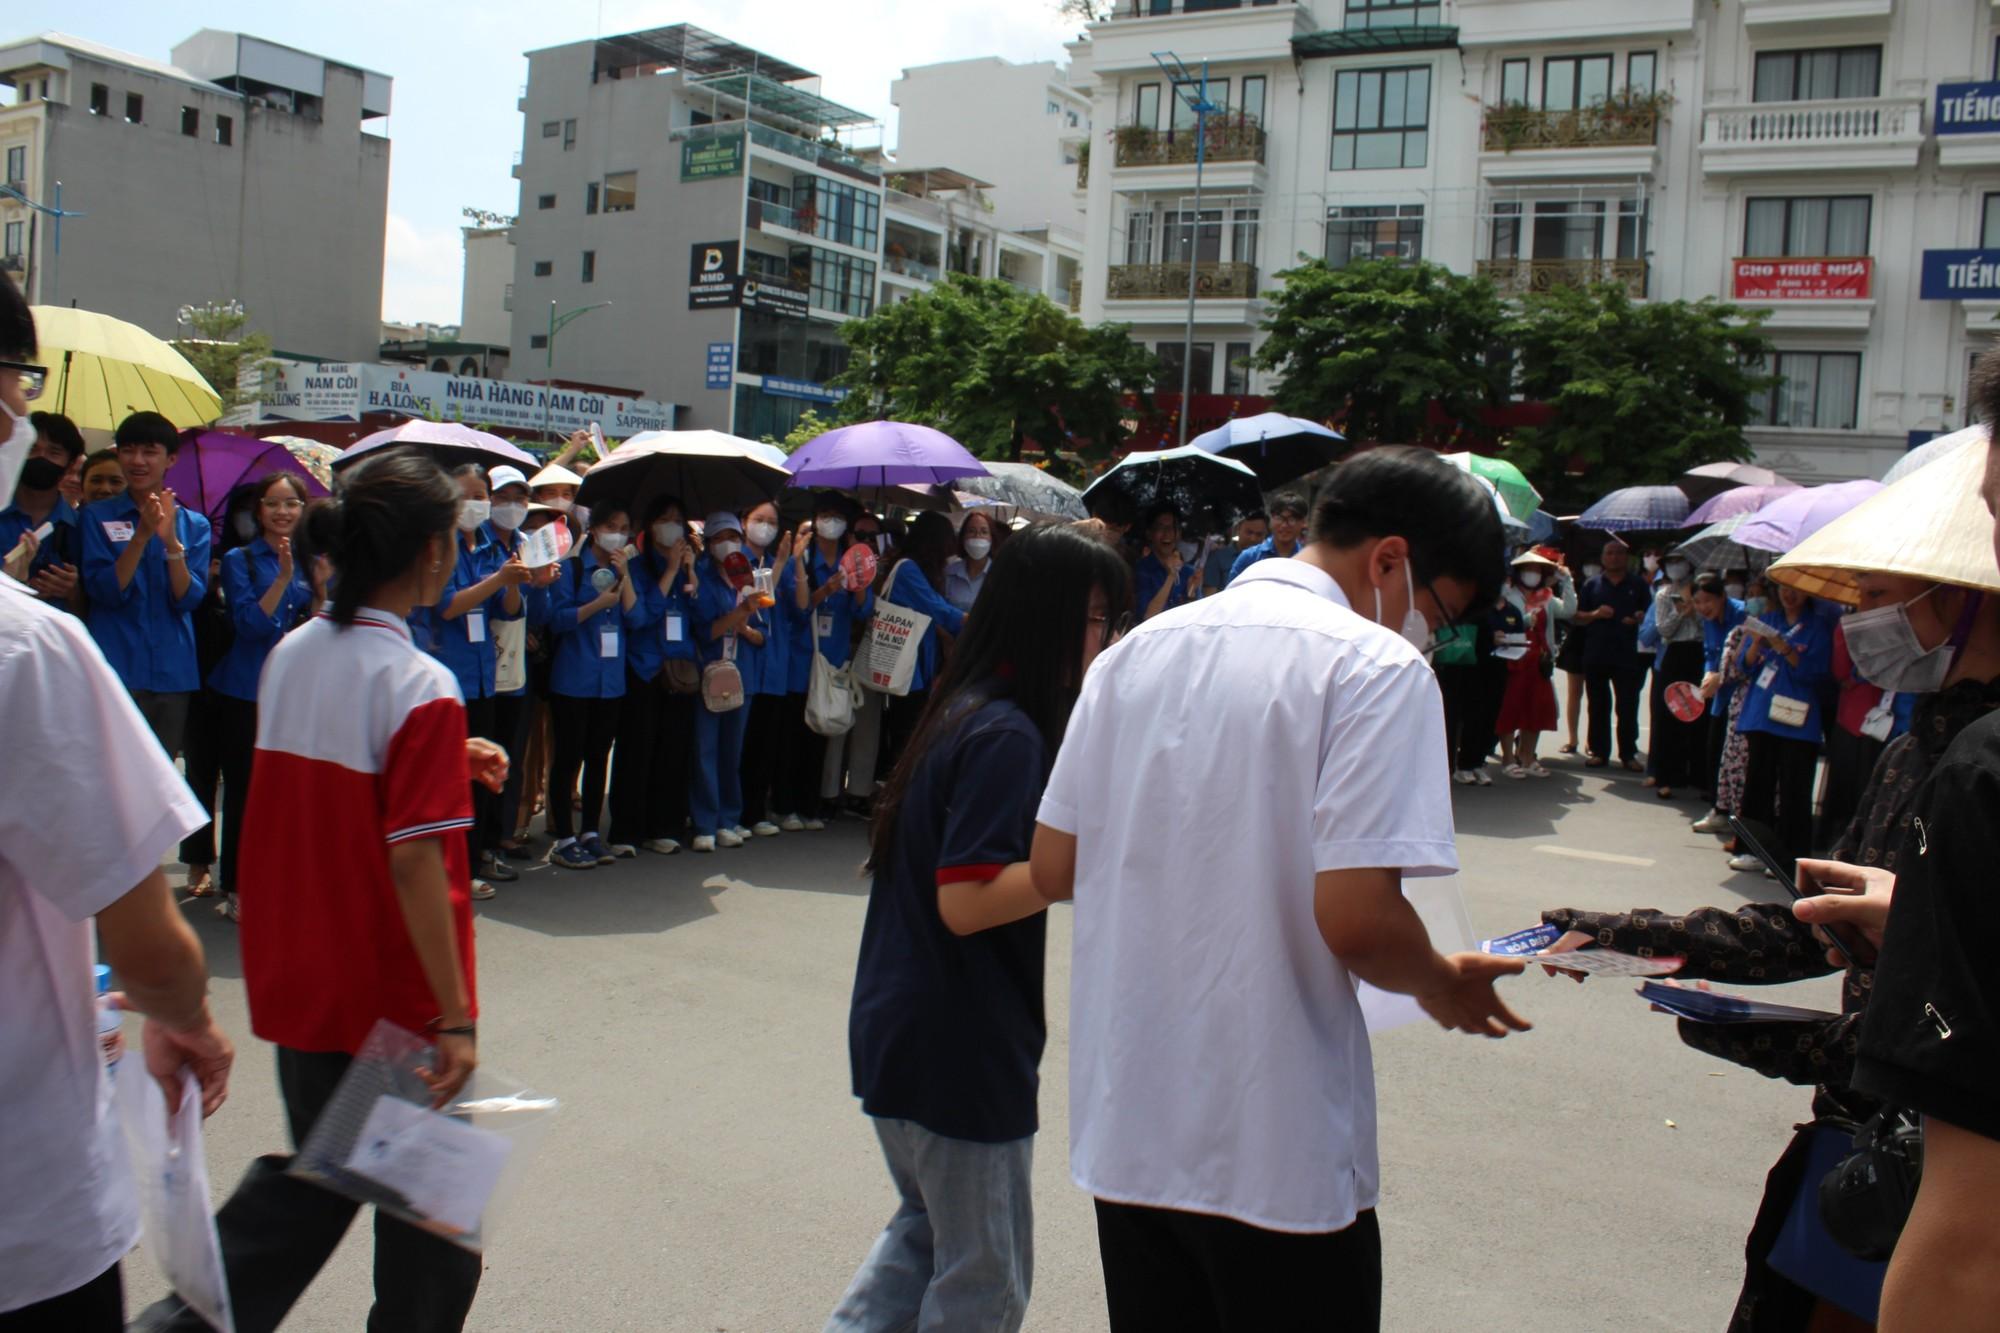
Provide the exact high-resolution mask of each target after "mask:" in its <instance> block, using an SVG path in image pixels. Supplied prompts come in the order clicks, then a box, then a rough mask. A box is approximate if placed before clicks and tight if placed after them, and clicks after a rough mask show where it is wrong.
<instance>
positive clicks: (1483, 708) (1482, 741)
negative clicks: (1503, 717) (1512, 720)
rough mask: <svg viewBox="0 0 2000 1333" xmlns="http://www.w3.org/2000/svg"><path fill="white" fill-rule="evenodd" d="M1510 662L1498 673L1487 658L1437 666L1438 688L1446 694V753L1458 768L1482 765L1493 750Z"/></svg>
mask: <svg viewBox="0 0 2000 1333" xmlns="http://www.w3.org/2000/svg"><path fill="white" fill-rule="evenodd" d="M1494 660H1497V659H1494ZM1506 665H1507V664H1506V663H1505V662H1501V663H1500V671H1499V672H1498V673H1497V677H1496V673H1495V672H1494V671H1493V670H1492V669H1491V667H1490V666H1489V665H1488V664H1487V663H1486V662H1478V663H1460V664H1457V665H1452V666H1441V667H1439V668H1437V678H1438V689H1439V691H1440V692H1441V693H1442V694H1443V695H1444V748H1445V756H1446V758H1447V759H1448V761H1449V762H1450V765H1451V767H1452V768H1453V769H1454V770H1456V769H1467V768H1478V767H1479V766H1480V765H1482V764H1484V763H1485V762H1486V756H1487V755H1488V754H1489V753H1491V752H1492V750H1493V742H1494V739H1495V737H1494V735H1493V728H1494V725H1495V724H1496V723H1498V721H1499V720H1500V700H1501V697H1502V695H1503V694H1504V693H1505V691H1506V685H1507V669H1506Z"/></svg>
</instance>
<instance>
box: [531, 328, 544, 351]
mask: <svg viewBox="0 0 2000 1333" xmlns="http://www.w3.org/2000/svg"><path fill="white" fill-rule="evenodd" d="M548 345H549V335H548V334H546V333H531V334H529V335H528V346H529V347H531V348H533V349H534V350H535V351H537V352H539V351H541V350H542V349H543V348H544V347H547V346H548Z"/></svg>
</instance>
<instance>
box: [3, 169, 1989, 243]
mask: <svg viewBox="0 0 2000 1333" xmlns="http://www.w3.org/2000/svg"><path fill="white" fill-rule="evenodd" d="M7 174H8V176H10V177H11V176H13V174H14V169H13V168H12V167H9V168H7ZM1995 203H2000V194H1989V195H1987V196H1986V199H1985V201H1984V202H1982V203H1981V204H1980V206H1979V245H1980V248H1981V249H1988V250H1992V249H2000V208H1995V207H1994V206H1993V205H1994V204H1995Z"/></svg>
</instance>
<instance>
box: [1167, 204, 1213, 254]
mask: <svg viewBox="0 0 2000 1333" xmlns="http://www.w3.org/2000/svg"><path fill="white" fill-rule="evenodd" d="M1161 241H1162V244H1161V246H1160V260H1161V262H1162V263H1167V264H1185V263H1187V262H1188V261H1189V260H1190V259H1192V260H1193V261H1194V262H1196V263H1198V264H1213V263H1215V262H1216V261H1217V260H1219V259H1221V258H1222V210H1221V209H1219V208H1204V209H1202V210H1201V217H1200V219H1199V220H1197V219H1196V218H1195V213H1194V210H1193V209H1191V208H1182V209H1174V210H1171V211H1169V212H1168V214H1167V216H1166V230H1165V232H1164V233H1163V234H1162V236H1161Z"/></svg>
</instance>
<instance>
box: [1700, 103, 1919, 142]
mask: <svg viewBox="0 0 2000 1333" xmlns="http://www.w3.org/2000/svg"><path fill="white" fill-rule="evenodd" d="M1923 133H1924V104H1923V101H1922V99H1920V98H1915V97H1853V98H1839V99H1830V100H1827V101H1819V102H1758V103H1754V104H1752V105H1750V106H1716V107H1710V108H1709V109H1708V110H1707V111H1706V112H1705V113H1703V115H1702V122H1701V142H1702V146H1703V147H1704V148H1714V147H1727V148H1793V147H1796V148H1814V147H1820V146H1825V147H1831V148H1843V147H1866V146H1869V145H1890V144H1904V143H1910V144H1914V143H1917V142H1918V141H1920V140H1921V139H1922V138H1923Z"/></svg>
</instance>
